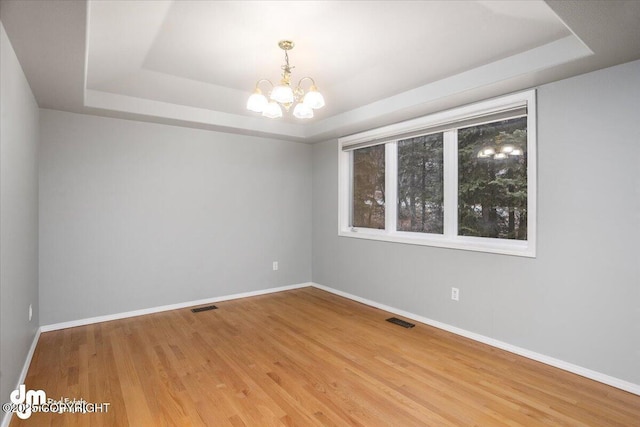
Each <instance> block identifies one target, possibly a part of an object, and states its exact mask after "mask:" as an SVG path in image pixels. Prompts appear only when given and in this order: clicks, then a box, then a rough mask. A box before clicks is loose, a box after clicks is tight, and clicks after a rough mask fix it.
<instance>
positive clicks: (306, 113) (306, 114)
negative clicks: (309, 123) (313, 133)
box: [293, 102, 313, 119]
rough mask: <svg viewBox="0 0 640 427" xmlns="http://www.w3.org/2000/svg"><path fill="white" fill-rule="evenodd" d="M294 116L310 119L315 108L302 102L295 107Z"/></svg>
mask: <svg viewBox="0 0 640 427" xmlns="http://www.w3.org/2000/svg"><path fill="white" fill-rule="evenodd" d="M293 116H294V117H296V118H298V119H310V118H312V117H313V110H312V109H311V108H309V107H308V106H307V105H306V104H305V103H303V102H301V103H299V104H297V105H296V108H294V109H293Z"/></svg>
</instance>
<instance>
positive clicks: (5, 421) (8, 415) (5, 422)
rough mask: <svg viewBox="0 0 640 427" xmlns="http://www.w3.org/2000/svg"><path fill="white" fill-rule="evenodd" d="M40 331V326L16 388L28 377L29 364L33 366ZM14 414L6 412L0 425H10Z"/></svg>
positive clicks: (4, 426)
mask: <svg viewBox="0 0 640 427" xmlns="http://www.w3.org/2000/svg"><path fill="white" fill-rule="evenodd" d="M40 332H41V329H40V328H38V329H37V330H36V335H35V336H34V337H33V341H32V342H31V347H29V352H28V353H27V358H26V359H25V361H24V365H23V366H22V371H20V376H19V377H18V383H17V384H16V388H14V390H17V389H18V387H20V385H21V384H24V380H25V379H26V378H27V372H29V366H31V359H33V354H34V353H35V351H36V345H38V340H39V339H40ZM2 403H5V402H2ZM12 416H13V412H8V413H6V412H5V413H4V416H3V417H2V423H1V424H0V426H1V427H9V424H10V423H11V417H12Z"/></svg>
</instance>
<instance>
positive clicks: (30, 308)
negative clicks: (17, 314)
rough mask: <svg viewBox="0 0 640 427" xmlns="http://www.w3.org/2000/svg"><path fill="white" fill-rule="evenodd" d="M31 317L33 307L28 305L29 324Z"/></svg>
mask: <svg viewBox="0 0 640 427" xmlns="http://www.w3.org/2000/svg"><path fill="white" fill-rule="evenodd" d="M32 317H33V307H31V304H29V322H31V318H32Z"/></svg>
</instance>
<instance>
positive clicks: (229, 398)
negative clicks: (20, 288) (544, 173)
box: [11, 288, 640, 427]
mask: <svg viewBox="0 0 640 427" xmlns="http://www.w3.org/2000/svg"><path fill="white" fill-rule="evenodd" d="M216 305H217V306H218V307H219V308H218V309H217V310H211V311H204V312H200V313H192V312H191V311H190V309H181V310H174V311H169V312H163V313H156V314H150V315H147V316H140V317H135V318H129V319H121V320H115V321H111V322H105V323H101V324H95V325H87V326H82V327H77V328H71V329H66V330H60V331H52V332H47V333H43V334H42V335H41V336H40V341H39V343H38V345H37V348H36V351H35V354H34V357H33V360H32V363H31V366H30V369H29V372H28V375H27V379H26V385H27V388H32V389H42V390H45V391H46V393H47V395H48V397H51V398H53V399H59V398H60V397H67V398H70V399H73V398H78V399H80V398H82V399H85V400H86V401H88V402H96V403H99V402H108V403H110V406H109V410H108V412H106V413H104V412H103V413H92V414H68V413H67V414H45V413H34V414H33V415H32V416H31V418H29V419H28V420H19V419H18V418H17V417H14V418H13V420H12V423H11V426H13V427H17V426H38V427H40V426H43V427H44V426H65V427H67V426H101V427H102V426H118V427H119V426H128V425H130V426H229V427H234V426H260V427H263V426H366V427H369V426H402V427H409V426H438V427H439V426H472V425H478V426H527V427H529V426H598V427H600V426H625V427H629V426H640V422H639V421H638V420H640V396H636V395H633V394H630V393H626V392H624V391H621V390H618V389H615V388H612V387H609V386H606V385H603V384H600V383H597V382H595V381H591V380H588V379H586V378H583V377H580V376H578V375H574V374H571V373H568V372H565V371H562V370H559V369H556V368H553V367H550V366H548V365H544V364H541V363H539V362H535V361H532V360H529V359H526V358H523V357H520V356H517V355H514V354H512V353H508V352H505V351H502V350H499V349H496V348H493V347H489V346H487V345H484V344H481V343H478V342H475V341H472V340H469V339H466V338H464V337H460V336H456V335H453V334H450V333H448V332H445V331H442V330H439V329H436V328H433V327H430V326H427V325H423V324H420V323H418V324H416V327H414V328H412V329H404V328H401V327H399V326H397V325H393V324H390V323H388V322H386V321H385V319H386V318H388V317H391V315H390V314H389V313H387V312H384V311H381V310H378V309H375V308H373V307H368V306H366V305H363V304H360V303H356V302H353V301H350V300H347V299H345V298H341V297H338V296H336V295H333V294H330V293H327V292H324V291H321V290H319V289H315V288H303V289H296V290H292V291H287V292H280V293H276V294H270V295H262V296H257V297H252V298H245V299H239V300H232V301H223V302H220V303H216Z"/></svg>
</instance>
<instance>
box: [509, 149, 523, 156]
mask: <svg viewBox="0 0 640 427" xmlns="http://www.w3.org/2000/svg"><path fill="white" fill-rule="evenodd" d="M509 155H511V156H522V150H521V149H519V148H514V149H513V150H511V152H510V153H509Z"/></svg>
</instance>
